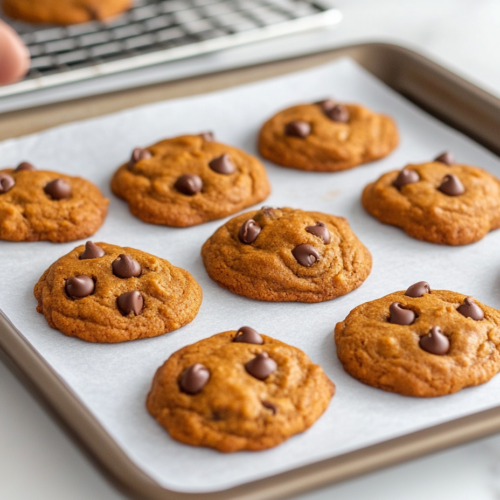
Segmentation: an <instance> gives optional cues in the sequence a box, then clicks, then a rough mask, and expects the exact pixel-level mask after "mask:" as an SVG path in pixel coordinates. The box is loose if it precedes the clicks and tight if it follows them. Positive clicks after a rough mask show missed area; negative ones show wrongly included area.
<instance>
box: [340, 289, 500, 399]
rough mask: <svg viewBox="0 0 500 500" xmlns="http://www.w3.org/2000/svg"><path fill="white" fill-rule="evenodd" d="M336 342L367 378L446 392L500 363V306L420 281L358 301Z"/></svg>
mask: <svg viewBox="0 0 500 500" xmlns="http://www.w3.org/2000/svg"><path fill="white" fill-rule="evenodd" d="M335 343H336V344H337V356H338V358H339V360H340V361H341V363H342V365H343V366H344V370H345V371H346V372H347V373H349V374H350V375H352V376H353V377H355V378H357V379H358V380H360V381H361V382H363V383H365V384H368V385H371V386H374V387H378V388H380V389H384V390H385V391H390V392H397V393H399V394H403V395H405V396H419V397H434V396H443V395H445V394H452V393H454V392H457V391H459V390H461V389H463V388H464V387H469V386H474V385H479V384H483V383H484V382H487V381H488V380H490V379H491V378H492V377H493V376H494V375H495V374H496V373H497V372H498V371H499V370H500V353H499V348H500V311H497V310H496V309H493V308H492V307H488V306H485V305H484V304H481V303H480V302H477V301H476V300H475V299H473V298H472V297H467V295H462V294H460V293H455V292H449V291H446V290H432V291H431V290H430V287H429V285H428V283H426V282H419V283H415V285H412V286H411V287H410V288H408V290H407V291H406V292H395V293H391V294H390V295H387V296H385V297H382V298H381V299H378V300H374V301H372V302H367V303H365V304H361V305H360V306H358V307H356V308H355V309H353V310H352V311H351V312H350V313H349V315H348V316H347V318H346V319H345V320H344V321H342V322H341V323H337V326H336V327H335Z"/></svg>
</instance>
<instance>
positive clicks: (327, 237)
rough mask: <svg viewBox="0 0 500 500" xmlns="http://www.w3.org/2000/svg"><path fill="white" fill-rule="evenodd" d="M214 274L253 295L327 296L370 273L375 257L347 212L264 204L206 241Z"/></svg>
mask: <svg viewBox="0 0 500 500" xmlns="http://www.w3.org/2000/svg"><path fill="white" fill-rule="evenodd" d="M201 255H202V257H203V262H204V264H205V268H206V269H207V272H208V274H209V276H210V277H211V278H212V279H213V280H214V281H215V282H216V283H217V284H218V285H220V286H221V287H223V288H227V289H228V290H230V291H231V292H233V293H236V294H238V295H244V296H245V297H249V298H251V299H258V300H268V301H273V302H284V301H297V302H322V301H325V300H330V299H333V298H335V297H339V296H340V295H345V294H346V293H349V292H350V291H352V290H354V289H355V288H357V287H359V286H360V285H361V283H363V281H364V280H365V279H366V278H367V277H368V275H369V274H370V271H371V267H372V257H371V254H370V252H369V251H368V250H367V248H366V247H365V246H364V245H363V244H362V243H361V242H360V241H359V240H358V238H357V237H356V235H355V234H354V233H353V232H352V230H351V228H350V227H349V223H348V222H347V220H346V219H344V218H343V217H336V216H334V215H328V214H323V213H319V212H305V211H303V210H295V209H293V208H269V207H264V208H262V209H261V210H258V211H252V212H247V213H245V214H242V215H238V216H237V217H234V218H233V219H231V220H230V221H229V222H227V223H226V224H224V225H223V226H222V227H220V228H219V229H218V230H217V231H216V232H215V233H214V234H213V235H212V236H211V237H210V238H209V239H208V240H207V241H206V242H205V244H204V245H203V248H202V251H201Z"/></svg>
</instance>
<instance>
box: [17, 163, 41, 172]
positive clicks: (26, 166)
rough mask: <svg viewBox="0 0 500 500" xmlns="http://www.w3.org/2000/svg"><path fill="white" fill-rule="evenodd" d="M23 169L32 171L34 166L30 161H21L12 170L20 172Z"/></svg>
mask: <svg viewBox="0 0 500 500" xmlns="http://www.w3.org/2000/svg"><path fill="white" fill-rule="evenodd" d="M23 170H30V171H33V170H36V168H35V167H34V166H33V165H32V164H31V163H28V162H27V161H22V162H21V163H20V164H19V165H18V166H17V168H16V169H15V170H14V172H22V171H23Z"/></svg>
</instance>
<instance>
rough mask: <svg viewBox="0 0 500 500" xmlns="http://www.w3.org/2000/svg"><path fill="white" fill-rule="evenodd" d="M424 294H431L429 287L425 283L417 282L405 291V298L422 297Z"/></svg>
mask: <svg viewBox="0 0 500 500" xmlns="http://www.w3.org/2000/svg"><path fill="white" fill-rule="evenodd" d="M426 293H431V287H430V286H429V283H427V281H419V282H418V283H415V284H414V285H412V286H411V287H410V288H408V290H406V293H405V295H406V296H407V297H413V298H417V297H422V296H423V295H424V294H426Z"/></svg>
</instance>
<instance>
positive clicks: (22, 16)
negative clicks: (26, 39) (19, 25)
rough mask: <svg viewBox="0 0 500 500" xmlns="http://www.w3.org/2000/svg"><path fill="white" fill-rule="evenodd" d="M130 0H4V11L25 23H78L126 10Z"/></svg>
mask: <svg viewBox="0 0 500 500" xmlns="http://www.w3.org/2000/svg"><path fill="white" fill-rule="evenodd" d="M131 5H132V0H3V2H2V9H3V11H4V13H5V14H6V15H8V16H9V17H12V18H13V19H19V20H21V21H25V22H27V23H48V24H63V25H64V24H77V23H85V22H88V21H96V20H98V21H100V20H103V19H106V18H108V17H112V16H116V15H117V14H120V13H121V12H123V11H125V10H127V9H128V8H130V7H131Z"/></svg>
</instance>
